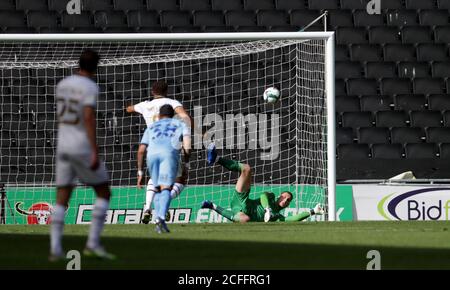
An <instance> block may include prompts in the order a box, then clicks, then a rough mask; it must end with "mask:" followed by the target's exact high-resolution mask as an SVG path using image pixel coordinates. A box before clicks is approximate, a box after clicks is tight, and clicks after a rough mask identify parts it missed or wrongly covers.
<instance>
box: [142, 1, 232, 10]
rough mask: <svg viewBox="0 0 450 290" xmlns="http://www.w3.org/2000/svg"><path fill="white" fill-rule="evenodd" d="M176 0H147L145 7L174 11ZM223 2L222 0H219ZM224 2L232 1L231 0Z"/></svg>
mask: <svg viewBox="0 0 450 290" xmlns="http://www.w3.org/2000/svg"><path fill="white" fill-rule="evenodd" d="M177 2H178V0H164V1H161V0H147V9H148V10H156V11H176V10H178V8H179V6H178V3H177ZM221 2H224V1H221ZM225 2H232V1H231V0H228V1H225Z"/></svg>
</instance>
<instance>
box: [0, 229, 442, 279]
mask: <svg viewBox="0 0 450 290" xmlns="http://www.w3.org/2000/svg"><path fill="white" fill-rule="evenodd" d="M85 241H86V237H84V236H66V237H64V246H65V249H66V250H71V249H75V250H79V251H81V250H82V249H83V246H84V244H85ZM103 243H104V244H105V246H106V247H107V249H108V250H109V251H111V252H112V253H114V254H116V255H117V256H118V259H117V260H116V261H98V260H92V259H88V258H84V257H83V256H82V258H81V269H170V270H177V269H178V270H185V269H189V270H215V269H225V270H263V269H268V270H271V269H277V270H278V269H361V270H364V269H365V268H366V265H367V263H368V262H369V260H368V259H367V258H366V254H367V252H368V251H369V250H372V249H376V250H378V251H380V253H381V268H382V269H450V250H438V249H423V248H420V249H418V248H392V247H378V248H377V247H361V246H338V245H324V244H289V243H267V242H244V241H243V242H235V241H211V240H182V239H152V238H112V237H104V238H103ZM48 247H49V237H48V236H47V235H22V234H19V235H17V234H0V249H1V252H0V269H65V267H66V266H65V263H56V264H53V263H49V262H48V260H47V255H48Z"/></svg>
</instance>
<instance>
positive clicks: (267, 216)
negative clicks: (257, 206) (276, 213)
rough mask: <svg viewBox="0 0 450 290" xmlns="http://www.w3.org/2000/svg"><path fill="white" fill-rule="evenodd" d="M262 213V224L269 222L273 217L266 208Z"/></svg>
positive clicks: (270, 211) (270, 210)
mask: <svg viewBox="0 0 450 290" xmlns="http://www.w3.org/2000/svg"><path fill="white" fill-rule="evenodd" d="M264 210H265V213H264V222H265V223H267V222H269V221H270V219H271V218H272V217H273V215H272V209H271V208H270V207H266V208H265V209H264Z"/></svg>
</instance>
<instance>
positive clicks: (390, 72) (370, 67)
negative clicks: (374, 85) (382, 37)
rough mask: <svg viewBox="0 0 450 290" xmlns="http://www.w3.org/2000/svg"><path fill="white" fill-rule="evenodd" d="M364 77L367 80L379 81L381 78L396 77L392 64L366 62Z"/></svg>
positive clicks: (393, 64)
mask: <svg viewBox="0 0 450 290" xmlns="http://www.w3.org/2000/svg"><path fill="white" fill-rule="evenodd" d="M365 75H366V78H369V79H374V78H376V79H380V78H383V77H386V78H393V77H396V68H395V63H394V62H368V63H366V65H365Z"/></svg>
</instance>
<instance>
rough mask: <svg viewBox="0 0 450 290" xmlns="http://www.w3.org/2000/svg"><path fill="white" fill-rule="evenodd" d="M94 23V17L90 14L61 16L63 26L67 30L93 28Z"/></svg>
mask: <svg viewBox="0 0 450 290" xmlns="http://www.w3.org/2000/svg"><path fill="white" fill-rule="evenodd" d="M93 25H94V21H93V18H92V15H91V14H90V13H88V12H83V13H81V14H70V15H69V14H63V15H62V16H61V26H62V27H66V28H73V27H86V28H88V27H92V26H93Z"/></svg>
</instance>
